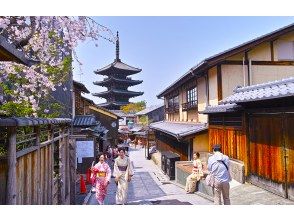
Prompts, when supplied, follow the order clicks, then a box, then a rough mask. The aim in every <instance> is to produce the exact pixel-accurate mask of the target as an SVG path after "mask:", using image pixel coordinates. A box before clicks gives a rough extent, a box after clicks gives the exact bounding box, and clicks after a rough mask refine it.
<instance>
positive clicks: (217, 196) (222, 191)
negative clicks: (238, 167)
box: [208, 144, 231, 205]
mask: <svg viewBox="0 0 294 220" xmlns="http://www.w3.org/2000/svg"><path fill="white" fill-rule="evenodd" d="M229 167H230V163H229V157H228V156H226V155H224V154H222V153H221V146H220V145H219V144H216V145H214V146H213V155H212V156H210V157H209V158H208V171H209V172H210V173H211V175H212V176H213V177H214V183H213V188H214V204H215V205H221V204H222V203H221V195H222V197H223V202H224V205H230V204H231V202H230V183H229V182H230V181H231V175H230V171H229Z"/></svg>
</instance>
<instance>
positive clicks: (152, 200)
mask: <svg viewBox="0 0 294 220" xmlns="http://www.w3.org/2000/svg"><path fill="white" fill-rule="evenodd" d="M130 158H131V160H132V161H133V166H134V170H135V175H134V176H133V179H132V181H131V183H130V185H129V191H128V204H129V205H144V204H151V205H152V204H154V205H158V204H163V205H169V204H172V205H177V204H179V205H186V204H188V205H191V204H198V205H200V204H204V205H208V204H212V202H211V201H209V200H207V199H205V198H202V197H200V196H198V195H195V194H186V192H185V190H184V189H183V188H181V187H179V186H177V185H175V184H173V183H170V182H169V181H167V179H165V177H164V176H163V175H162V172H161V170H160V169H159V168H158V167H157V166H156V165H155V164H154V163H153V161H152V160H147V159H145V157H144V149H133V148H131V149H130ZM115 190H116V185H115V183H114V179H113V178H112V179H111V184H110V186H109V188H108V195H107V197H106V199H105V204H109V205H113V204H115ZM87 204H88V205H96V204H97V201H96V199H95V194H94V193H93V194H92V195H91V197H90V198H89V200H88V203H87Z"/></svg>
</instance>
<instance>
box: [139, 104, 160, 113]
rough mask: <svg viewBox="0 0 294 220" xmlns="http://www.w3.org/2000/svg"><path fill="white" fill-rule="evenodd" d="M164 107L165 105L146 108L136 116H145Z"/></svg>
mask: <svg viewBox="0 0 294 220" xmlns="http://www.w3.org/2000/svg"><path fill="white" fill-rule="evenodd" d="M163 106H164V105H152V106H150V107H147V108H145V109H144V110H142V111H139V112H137V113H136V115H145V114H148V113H149V112H152V111H154V110H156V109H158V108H161V107H163Z"/></svg>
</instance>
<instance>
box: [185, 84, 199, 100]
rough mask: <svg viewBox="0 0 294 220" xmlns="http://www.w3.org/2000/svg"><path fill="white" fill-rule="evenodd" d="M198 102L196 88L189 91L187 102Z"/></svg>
mask: <svg viewBox="0 0 294 220" xmlns="http://www.w3.org/2000/svg"><path fill="white" fill-rule="evenodd" d="M196 100H197V93H196V87H194V88H192V89H189V90H188V91H187V102H193V101H196Z"/></svg>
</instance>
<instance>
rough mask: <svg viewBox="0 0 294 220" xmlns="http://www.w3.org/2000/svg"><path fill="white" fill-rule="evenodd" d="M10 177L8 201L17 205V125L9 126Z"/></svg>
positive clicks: (8, 156)
mask: <svg viewBox="0 0 294 220" xmlns="http://www.w3.org/2000/svg"><path fill="white" fill-rule="evenodd" d="M7 130H8V132H7V135H8V154H7V163H8V164H7V165H8V177H7V191H6V203H7V204H8V205H16V127H8V129H7Z"/></svg>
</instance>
